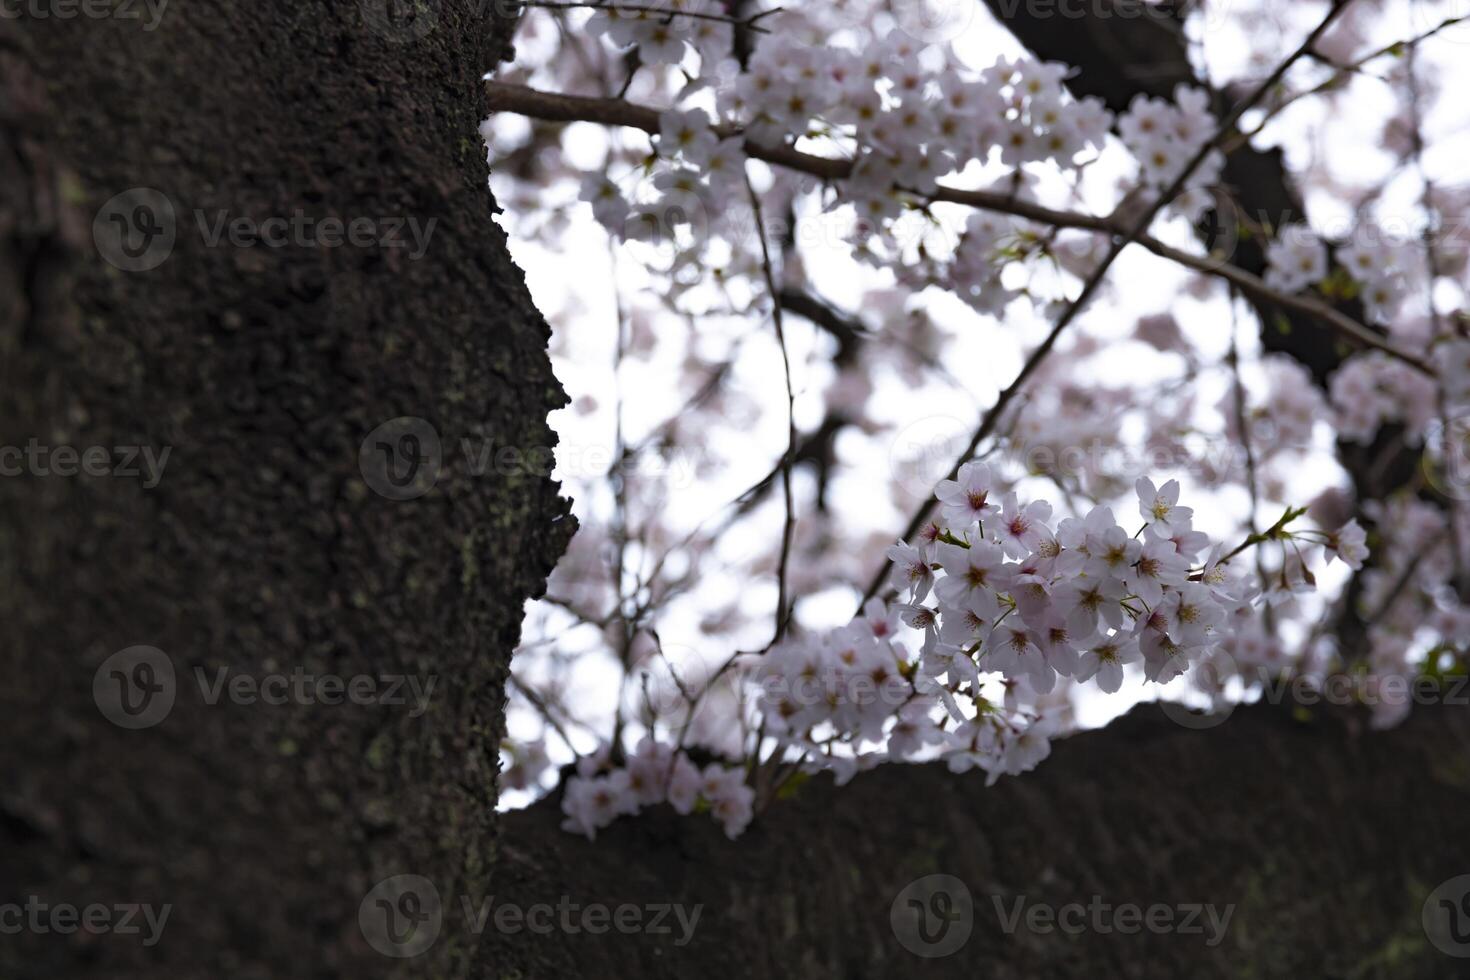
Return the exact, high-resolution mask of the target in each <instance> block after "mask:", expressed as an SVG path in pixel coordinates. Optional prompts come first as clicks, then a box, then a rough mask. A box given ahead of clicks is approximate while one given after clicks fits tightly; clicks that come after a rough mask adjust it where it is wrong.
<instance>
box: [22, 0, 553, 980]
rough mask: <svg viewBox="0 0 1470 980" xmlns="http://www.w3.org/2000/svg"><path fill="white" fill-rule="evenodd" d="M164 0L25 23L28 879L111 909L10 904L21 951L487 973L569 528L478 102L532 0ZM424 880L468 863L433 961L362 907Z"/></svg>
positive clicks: (541, 336) (213, 974)
mask: <svg viewBox="0 0 1470 980" xmlns="http://www.w3.org/2000/svg"><path fill="white" fill-rule="evenodd" d="M158 6H159V5H158V4H157V3H153V4H149V5H145V4H143V3H141V2H140V3H136V4H135V3H128V4H122V5H114V4H103V5H101V8H102V9H99V7H98V6H97V5H93V4H86V5H77V4H63V3H54V4H40V5H34V4H32V5H27V6H26V10H27V11H28V13H27V14H25V19H23V20H20V21H16V20H12V19H8V17H7V19H0V65H3V75H0V309H3V312H4V320H3V330H0V345H3V355H0V357H3V363H4V376H3V385H0V447H9V448H10V449H15V450H17V451H24V450H26V449H27V447H28V446H32V447H34V451H32V452H31V453H30V455H28V456H26V455H17V453H16V452H9V451H7V453H6V456H5V457H4V458H3V459H0V464H3V465H4V466H5V467H6V473H7V475H6V477H5V478H4V479H3V480H0V513H3V515H4V516H3V518H0V615H3V616H4V619H5V621H6V624H7V633H8V642H7V643H6V644H5V648H6V655H5V656H6V662H7V667H8V669H7V671H6V678H7V683H6V685H5V693H4V695H3V698H4V701H5V704H4V710H5V714H6V725H7V738H6V739H5V743H4V750H3V758H4V767H3V772H4V784H3V787H0V842H3V857H0V880H3V882H4V883H5V887H4V889H3V891H4V894H3V896H0V904H3V903H19V904H22V905H25V904H27V903H28V900H29V899H30V898H31V896H34V897H35V901H33V902H29V904H31V905H35V904H36V903H37V902H40V903H46V905H47V906H48V907H50V908H52V909H53V910H54V909H55V907H57V906H58V905H60V904H63V903H64V904H69V905H73V906H76V907H77V908H78V909H85V907H86V906H88V905H92V904H99V905H102V906H107V907H108V908H109V909H110V910H112V911H111V912H110V915H111V919H110V923H109V922H104V921H102V920H100V919H99V920H94V921H93V922H92V923H91V925H90V926H83V927H82V928H79V929H78V928H75V923H70V925H71V928H68V925H69V920H68V919H67V918H66V917H65V913H63V914H62V917H61V918H57V919H53V918H51V917H50V916H51V913H43V914H42V919H41V922H40V924H39V925H35V924H32V925H28V926H25V927H23V928H22V930H21V931H20V934H18V935H11V934H7V935H5V936H4V937H3V939H0V975H4V976H7V977H23V976H47V977H70V976H81V975H88V976H108V977H117V978H122V977H150V978H152V977H160V976H169V977H210V978H219V977H232V978H248V977H262V978H278V977H287V976H302V977H306V976H311V977H325V976H369V975H371V976H382V975H388V974H392V973H394V972H395V971H397V972H398V973H399V974H400V975H405V976H408V975H412V976H415V977H439V976H446V977H447V976H463V975H465V973H466V971H467V969H468V964H469V961H470V957H471V955H472V942H471V940H470V939H468V938H467V936H468V933H467V931H466V930H464V929H462V928H457V927H456V924H455V922H454V915H455V913H456V912H457V909H458V906H457V905H456V904H452V903H450V902H449V901H448V899H447V896H449V895H455V894H459V893H461V892H464V891H474V890H478V889H481V888H483V887H484V886H485V882H486V875H487V871H488V868H489V867H490V866H491V864H492V862H493V861H494V855H495V851H496V846H497V844H496V840H495V831H496V820H495V811H494V805H495V790H494V780H495V776H496V772H497V770H498V766H499V761H498V742H499V739H500V736H501V733H502V725H503V718H504V711H503V704H504V697H505V695H504V682H505V678H506V672H507V665H508V662H509V657H510V652H511V650H512V648H513V647H514V646H515V644H516V642H517V637H518V632H519V627H520V621H521V617H522V607H523V604H524V601H525V599H526V598H527V597H529V596H533V595H536V594H538V593H539V592H540V591H541V590H542V589H543V588H544V582H545V577H546V575H547V573H548V572H549V570H550V569H551V567H552V565H553V563H554V562H555V560H556V558H557V557H558V556H559V555H560V553H561V552H562V550H563V548H564V546H565V543H566V541H567V539H568V537H569V535H570V533H571V529H572V524H573V522H572V521H571V519H570V517H569V516H568V513H567V508H566V504H565V501H563V500H561V499H560V498H559V497H558V495H557V492H556V487H555V485H554V484H553V483H552V482H551V480H550V479H549V477H548V476H547V473H546V470H545V468H544V467H541V466H539V465H528V461H530V462H531V463H532V464H534V462H535V461H537V460H539V459H541V458H543V457H544V455H545V453H546V452H547V451H548V447H550V446H551V445H552V444H553V436H552V433H551V432H550V430H549V428H548V426H547V422H546V417H547V413H548V412H549V411H550V410H552V409H554V408H557V407H558V406H560V405H561V404H563V402H564V400H565V399H564V396H563V394H562V392H561V389H560V387H559V386H558V384H557V382H556V381H555V379H554V378H553V376H552V373H551V368H550V362H549V359H548V357H547V354H546V344H547V339H548V330H547V327H546V325H545V323H544V321H543V320H542V319H541V317H540V316H539V315H538V314H537V313H536V311H535V310H534V308H533V307H532V305H531V302H530V299H529V297H528V295H527V293H526V291H525V288H524V285H523V280H522V277H521V274H520V273H519V271H517V270H516V269H515V267H514V266H513V265H512V264H511V262H510V260H509V257H508V255H507V252H506V247H505V236H504V235H503V233H502V232H501V230H500V229H499V228H498V227H497V226H496V225H495V224H494V222H493V220H492V212H493V210H494V206H493V202H492V201H491V199H490V197H489V196H488V191H487V188H486V178H487V168H486V164H485V152H484V147H483V143H482V141H481V139H480V137H479V136H478V134H477V126H478V123H479V121H480V119H481V117H482V115H483V113H482V110H481V103H482V98H483V96H482V95H481V90H480V78H481V75H482V73H483V72H484V71H485V70H486V69H488V68H490V67H491V66H493V65H494V64H495V62H496V61H497V60H498V59H499V58H500V57H501V56H502V55H503V54H505V53H506V48H507V43H506V42H507V39H508V37H509V32H510V27H511V25H510V24H509V23H507V22H506V21H505V20H503V19H499V18H497V17H496V15H495V13H494V10H493V9H492V8H494V7H495V6H496V5H491V4H483V3H480V2H478V0H474V2H472V0H435V2H433V3H428V4H419V5H418V6H419V10H420V16H419V19H418V20H417V21H415V22H406V21H403V20H399V19H396V18H394V17H393V16H391V14H390V8H396V7H400V6H407V5H403V4H396V3H394V4H390V3H388V0H362V2H361V3H347V2H340V0H339V2H335V3H332V2H326V0H291V2H280V0H271V2H257V3H235V2H226V0H192V2H189V3H176V4H165V5H164V6H163V9H162V10H161V11H160V13H161V14H162V16H161V17H159V18H157V19H154V18H153V17H152V12H153V10H154V9H155V8H157V7H158ZM38 7H39V8H44V10H43V11H42V12H44V13H49V16H44V17H43V16H39V15H38V14H37V12H36V11H37V8H38ZM68 10H69V11H70V14H71V16H69V17H68V16H63V12H64V11H68ZM89 11H90V14H97V13H107V14H108V16H107V17H105V18H102V19H98V18H97V17H95V16H91V15H89V13H88V12H89ZM133 14H137V15H141V19H134V18H133ZM135 188H149V189H152V192H151V193H143V192H134V193H132V194H131V195H128V196H124V197H123V198H122V199H120V200H117V201H114V199H115V198H116V196H117V195H119V194H123V193H124V192H128V191H130V189H135ZM109 202H113V203H111V204H110V203H109ZM170 209H171V211H172V214H171V215H170V213H169V212H170ZM222 218H223V220H224V222H225V223H224V224H221V219H222ZM333 218H335V219H339V220H340V221H342V222H343V227H338V226H334V225H333V224H332V223H331V222H330V221H327V220H326V219H333ZM237 219H239V220H237ZM268 219H277V221H276V222H274V223H267V221H268ZM354 220H356V221H357V225H356V226H353V225H352V224H351V222H353V221H354ZM415 222H416V225H415V224H414V223H415ZM431 222H432V224H431ZM94 225H95V227H94ZM415 227H416V228H417V237H416V234H415V230H414V229H415ZM257 230H258V231H259V233H260V234H262V235H264V236H268V237H267V240H254V238H253V236H254V234H255V232H256V231H257ZM217 232H218V233H221V234H222V236H223V237H217V235H216V233H217ZM344 234H347V235H350V236H352V237H349V238H348V239H347V241H346V242H345V243H342V242H341V241H339V239H341V238H342V237H343V236H344ZM170 235H171V236H172V239H173V241H172V246H171V248H170V246H169V239H170ZM405 242H406V247H395V243H400V244H401V243H405ZM402 416H412V417H415V418H418V419H422V420H424V421H423V423H411V424H410V423H401V424H399V425H398V426H397V427H393V426H390V427H389V428H388V429H386V430H383V431H381V432H379V433H378V434H377V435H376V436H374V438H373V439H371V440H369V439H368V437H369V433H371V432H373V431H374V430H375V429H377V427H379V426H381V425H383V424H384V423H387V422H389V421H390V420H392V419H395V418H398V417H402ZM433 435H437V438H438V439H439V441H440V444H441V446H442V459H440V458H435V457H434V455H433V453H432V438H431V436H433ZM414 437H417V438H418V440H419V441H418V443H417V447H418V451H419V454H420V455H421V456H422V459H421V461H420V465H419V467H418V469H417V471H416V473H415V472H414V471H412V470H411V469H410V467H411V465H412V461H411V460H409V459H408V458H407V455H406V454H408V453H410V452H411V451H413V450H414V448H415V443H414V442H413V438H414ZM365 440H367V443H366V445H365ZM466 441H467V442H468V444H466ZM379 443H381V444H382V445H379ZM65 447H70V449H71V450H75V451H76V452H77V453H78V454H80V455H79V458H78V459H72V458H71V455H70V452H68V451H67V449H66V448H65ZM89 447H101V448H100V449H98V450H96V451H95V452H93V453H91V454H90V455H88V454H87V453H86V450H87V449H88V448H89ZM129 447H133V448H129ZM137 447H141V452H140V451H139V448H137ZM486 447H493V450H500V449H502V448H506V447H508V448H511V449H514V450H517V451H518V453H519V454H518V455H516V456H514V457H505V456H500V457H498V461H499V462H500V463H501V465H500V466H498V467H496V466H494V465H492V466H491V467H490V468H488V469H486V468H484V467H483V465H482V464H483V463H484V462H485V459H484V458H482V457H481V455H480V454H481V453H482V452H483V451H484V450H485V449H486ZM40 450H45V451H46V455H45V456H44V457H42V456H40ZM533 450H534V451H536V452H534V453H533V452H532V451H533ZM360 451H361V458H360ZM144 452H146V453H151V454H152V455H151V459H152V461H153V466H152V469H151V470H148V469H146V468H144V469H142V472H141V474H140V475H134V476H129V475H127V474H128V473H131V472H133V471H135V470H139V469H140V468H141V467H142V466H143V464H144V463H146V462H147V461H148V459H149V458H150V457H148V456H145V455H143V453H144ZM165 452H167V453H168V455H167V456H166V457H164V455H163V454H164V453H165ZM489 459H490V461H491V462H492V464H493V463H494V462H496V461H497V457H496V456H495V455H494V453H493V452H492V453H491V454H490V455H489ZM507 459H511V460H512V462H510V463H509V464H507V463H506V460H507ZM79 460H80V462H79ZM83 463H85V464H86V465H87V466H88V469H87V470H84V471H83V472H81V473H79V474H78V475H71V476H68V475H65V474H67V473H69V472H70V471H71V470H72V469H73V468H77V467H79V466H80V465H82V464H83ZM390 465H391V466H392V467H393V468H392V470H391V471H390V470H389V469H387V468H386V467H388V466H390ZM103 471H107V472H108V473H109V474H110V475H97V474H99V473H101V472H103ZM160 471H161V472H160ZM410 474H412V475H413V480H412V481H411V482H409V483H408V484H407V486H399V485H398V484H399V483H402V482H404V481H405V480H406V479H407V478H408V477H409V476H410ZM420 491H423V492H422V493H420ZM137 647H148V648H154V649H155V650H156V651H157V652H149V651H146V650H145V651H141V652H140V651H137V650H135V649H134V648H137ZM120 651H129V652H126V653H121V654H120V653H119V652H120ZM115 654H119V657H118V658H117V659H110V658H113V657H114V655H115ZM170 670H171V671H172V675H173V676H172V679H171V681H170V678H169V677H168V676H167V675H168V673H169V671H170ZM221 671H225V672H226V673H225V674H224V675H223V678H224V680H225V683H226V686H225V687H224V688H222V689H221V688H217V687H216V684H217V683H218V681H219V680H220V679H221V673H220V672H221ZM357 675H364V676H365V677H367V678H369V680H367V681H358V682H357V683H356V686H355V687H348V688H345V689H342V688H336V687H335V686H334V684H335V683H336V682H335V681H332V680H329V678H340V679H342V682H343V683H344V684H346V683H349V682H350V681H351V679H352V678H354V677H356V676H357ZM390 675H398V676H407V677H409V678H411V679H412V680H413V681H416V682H417V683H418V684H419V685H420V689H419V692H418V694H420V695H427V698H426V704H427V708H426V710H424V711H422V712H421V713H420V711H419V709H420V708H421V707H423V705H424V703H425V702H424V699H423V698H416V697H415V695H414V692H413V691H412V689H411V688H409V687H407V686H405V687H402V688H399V689H397V690H392V689H391V688H392V687H393V685H394V684H395V683H397V682H396V681H395V680H394V678H393V676H390ZM282 677H284V679H285V681H287V682H288V683H289V684H290V686H289V687H287V688H284V689H283V688H281V687H280V686H279V685H280V683H281V681H280V678H282ZM235 678H243V680H234V679H235ZM273 678H275V679H273ZM303 679H311V681H310V682H305V683H304V681H303ZM94 681H95V682H96V686H95V690H94ZM316 681H321V682H323V683H324V685H325V686H322V687H320V688H318V687H316V686H314V685H315V682H316ZM430 683H433V684H434V686H433V688H432V689H430V690H425V688H426V686H427V685H428V684H430ZM231 684H234V685H236V686H234V687H231V686H230V685H231ZM257 684H259V685H262V686H261V687H260V689H259V692H258V696H253V689H254V687H255V685H257ZM150 690H151V694H150ZM282 695H284V698H285V700H286V701H287V702H288V703H285V704H271V703H262V701H261V698H262V697H265V698H270V699H272V700H280V699H281V696H282ZM405 696H407V703H398V702H400V701H403V700H404V698H405ZM343 700H346V701H347V703H336V704H333V703H328V702H331V701H343ZM170 702H171V706H170ZM251 702H253V703H251ZM358 702H370V703H358ZM129 709H131V710H134V711H138V712H139V713H138V714H128V713H127V711H128V710H129ZM112 719H117V720H118V721H120V722H121V724H118V723H114V721H113V720H112ZM124 725H126V726H129V727H123V726H124ZM398 874H414V875H420V876H422V877H424V878H426V879H428V880H430V881H432V882H434V883H435V884H436V886H437V888H438V889H439V890H441V891H442V892H443V894H444V895H445V896H446V902H445V908H446V910H447V913H448V915H449V921H447V922H446V923H445V926H444V929H443V935H442V936H440V937H439V939H438V941H437V942H435V943H433V944H432V946H430V947H429V948H428V949H427V950H425V951H424V952H423V953H422V954H421V955H420V956H419V957H418V958H416V959H412V960H409V959H397V960H395V959H391V958H387V957H385V956H384V955H382V953H380V952H379V951H377V950H375V949H374V948H373V944H374V942H377V943H378V944H380V945H381V941H382V940H381V937H375V936H374V934H373V932H372V930H373V928H374V927H373V925H372V923H371V922H369V921H368V920H369V919H371V917H372V916H373V915H378V916H379V920H380V924H381V922H382V920H383V917H384V915H385V913H383V912H382V909H381V907H379V906H377V905H376V904H375V903H376V900H377V899H378V898H382V897H384V896H383V894H382V893H377V894H375V895H374V896H369V892H370V890H371V889H372V888H373V887H374V885H375V883H376V882H379V881H380V880H381V879H384V878H387V877H389V876H393V875H398ZM388 898H389V899H390V900H392V899H395V898H396V896H391V895H390V896H388ZM365 899H366V901H365ZM133 903H136V904H147V905H150V906H152V907H153V909H154V911H155V914H157V913H158V912H159V911H160V910H161V908H162V907H163V906H165V905H168V906H171V909H170V912H169V915H168V918H167V920H166V922H165V924H164V928H163V930H162V933H161V938H159V939H158V941H157V942H155V943H152V944H151V945H150V944H145V940H147V939H149V938H150V935H149V929H148V928H147V927H146V926H145V927H144V928H143V930H142V932H141V934H140V933H131V932H129V928H135V927H137V926H139V925H142V923H143V919H142V917H141V916H138V917H136V920H135V921H133V922H131V923H124V922H122V921H121V919H122V915H123V913H122V912H121V911H118V910H115V909H112V907H113V906H118V905H125V904H133ZM360 910H361V911H362V913H363V920H364V921H363V922H362V923H360V921H359V912H360ZM8 925H10V923H9V922H8V921H0V928H5V931H6V932H7V933H10V932H13V930H11V929H9V928H6V927H7V926H8ZM390 951H391V950H390Z"/></svg>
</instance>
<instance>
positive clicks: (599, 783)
mask: <svg viewBox="0 0 1470 980" xmlns="http://www.w3.org/2000/svg"><path fill="white" fill-rule="evenodd" d="M657 803H668V804H669V805H670V806H672V807H673V808H674V811H675V812H676V813H680V814H689V813H693V812H694V811H695V809H696V808H701V807H702V808H705V809H708V811H709V812H710V813H711V814H712V815H713V816H714V818H715V819H716V820H718V821H719V822H720V825H721V826H722V827H723V828H724V830H725V833H726V834H727V835H728V836H730V837H731V838H734V837H736V836H738V835H739V834H740V832H741V831H742V830H744V829H745V827H746V825H747V824H749V823H750V820H751V817H752V815H753V813H754V810H753V805H754V803H755V791H754V790H752V789H751V788H750V787H749V786H747V785H746V782H745V768H744V767H743V766H723V765H720V764H719V763H717V762H714V763H710V764H709V765H707V766H705V767H704V768H703V769H701V768H699V767H698V766H696V765H695V764H694V763H693V762H692V761H690V759H689V756H688V755H686V754H685V753H684V752H683V751H681V750H679V749H678V748H677V747H676V746H673V745H669V744H667V743H663V742H659V741H656V740H655V739H653V738H649V737H645V738H644V739H643V740H642V741H640V742H639V743H638V747H637V749H636V751H634V753H633V754H632V755H631V756H629V757H628V759H627V761H626V763H625V764H624V765H622V766H610V765H609V763H608V758H607V753H606V752H605V751H604V752H602V753H599V754H597V755H594V756H587V757H585V758H583V759H581V760H580V761H579V762H578V763H577V775H576V776H574V777H572V778H570V779H568V780H567V781H566V792H565V794H564V795H563V797H562V813H563V814H564V815H565V817H566V819H565V820H564V821H563V822H562V829H563V830H568V831H571V832H572V833H577V834H586V835H587V837H588V839H593V838H595V837H596V836H597V831H598V830H600V829H601V828H603V827H606V826H607V825H608V824H610V823H612V822H613V821H614V820H616V819H617V818H618V817H620V816H625V815H631V814H635V813H637V812H638V811H639V810H641V809H642V808H643V807H645V806H652V805H654V804H657Z"/></svg>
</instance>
